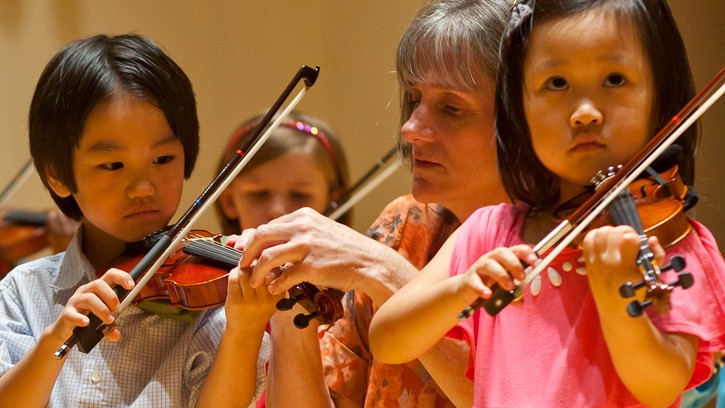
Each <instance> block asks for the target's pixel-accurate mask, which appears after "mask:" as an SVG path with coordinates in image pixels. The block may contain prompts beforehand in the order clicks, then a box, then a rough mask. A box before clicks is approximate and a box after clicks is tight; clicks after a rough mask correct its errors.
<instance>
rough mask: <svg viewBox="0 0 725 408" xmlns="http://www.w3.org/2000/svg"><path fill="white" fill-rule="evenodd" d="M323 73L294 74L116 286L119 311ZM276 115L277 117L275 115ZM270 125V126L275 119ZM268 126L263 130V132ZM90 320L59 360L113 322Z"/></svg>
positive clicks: (91, 343)
mask: <svg viewBox="0 0 725 408" xmlns="http://www.w3.org/2000/svg"><path fill="white" fill-rule="evenodd" d="M319 73H320V67H315V68H311V67H308V66H302V68H300V69H299V70H298V71H297V73H296V74H295V76H294V78H292V81H290V83H289V85H287V87H286V88H285V90H284V91H283V92H282V94H281V95H280V97H279V98H278V99H277V101H276V102H275V103H274V105H272V107H271V108H270V109H269V111H267V114H266V115H265V116H264V118H262V120H261V121H260V122H259V124H258V125H257V127H256V128H255V130H254V132H253V136H252V137H251V138H250V140H249V141H248V142H247V143H245V145H244V146H242V148H241V149H240V150H237V154H235V155H234V156H233V157H232V158H231V160H230V161H229V163H227V165H226V166H224V169H222V171H221V172H220V173H219V175H218V176H217V177H216V178H215V179H214V180H212V182H211V183H210V184H209V185H208V186H207V187H206V189H204V191H203V192H202V193H201V195H200V196H199V197H198V198H197V199H196V200H194V202H193V203H192V205H191V207H189V209H188V210H187V211H186V213H184V215H183V216H182V217H181V218H180V219H179V221H178V222H177V223H176V224H174V225H173V227H172V228H171V229H170V230H169V231H168V232H166V233H165V234H163V235H162V236H161V237H160V238H159V239H158V241H156V243H155V244H154V246H153V247H152V248H151V249H150V250H149V252H148V253H147V254H146V255H145V256H144V257H143V258H142V259H141V261H139V263H138V264H137V265H136V266H135V267H134V268H133V269H132V270H131V272H129V273H130V275H131V277H132V278H133V279H134V280H137V278H139V277H140V279H139V280H137V281H136V286H135V287H134V288H133V289H132V290H130V291H128V290H126V289H124V288H122V287H121V286H116V287H114V288H113V290H114V292H115V293H116V295H117V296H118V298H119V299H123V300H122V301H121V304H120V306H119V309H118V311H119V312H120V311H121V310H123V309H124V308H125V307H127V306H128V305H129V304H131V302H133V299H134V298H135V297H136V295H137V294H138V293H139V292H140V291H141V289H143V287H144V285H146V283H147V282H148V281H149V280H150V279H151V278H152V277H153V275H154V273H156V271H157V270H158V269H159V268H160V267H161V265H162V264H163V263H164V262H165V261H166V259H167V258H168V257H169V256H171V254H172V253H173V252H174V251H176V247H177V246H178V245H180V244H181V241H182V240H183V239H184V238H185V236H186V234H187V233H188V232H189V230H190V229H191V227H192V225H193V224H194V223H195V222H196V221H197V220H198V219H199V218H200V217H201V215H202V214H203V213H204V212H205V211H206V210H207V209H208V208H209V207H210V206H211V205H212V204H213V203H214V202H215V201H216V200H217V198H218V197H219V195H221V193H222V192H223V191H224V189H226V187H227V186H228V185H229V184H230V183H231V182H232V181H233V180H234V178H235V177H236V176H237V174H239V172H240V171H241V170H242V169H243V168H244V166H246V164H247V163H248V162H249V160H250V159H251V158H252V156H254V154H255V153H256V152H257V150H259V148H260V147H261V146H262V144H263V143H264V142H265V141H266V140H267V139H268V138H269V136H270V135H271V133H272V132H273V131H274V130H275V129H276V128H277V127H278V126H279V124H280V123H281V121H282V119H283V118H284V117H285V116H287V115H288V114H289V113H290V112H291V111H292V109H294V107H295V106H296V105H297V104H298V103H299V101H300V100H301V99H302V97H303V96H304V95H305V93H306V92H307V89H308V88H310V87H311V86H312V85H314V84H315V81H317V77H318V75H319ZM300 81H304V87H303V88H302V89H301V90H300V91H299V93H298V94H297V95H296V96H295V98H294V99H293V100H292V101H291V102H289V103H288V104H287V106H286V107H285V108H284V109H283V110H282V112H281V113H280V114H279V115H276V114H277V111H278V110H279V109H280V108H281V107H282V105H283V104H284V102H285V101H286V100H287V98H288V97H289V95H290V94H291V93H292V91H293V90H294V89H295V88H296V87H297V85H298V83H299V82H300ZM275 115H276V117H275ZM273 118H274V121H273V122H272V124H271V125H269V126H268V127H267V125H268V124H269V123H270V121H272V119H273ZM265 127H266V128H267V129H266V131H265V132H264V133H262V131H263V130H264V129H265ZM89 318H90V323H89V324H88V325H87V326H86V327H80V326H79V327H76V328H75V329H74V330H73V334H72V335H71V336H70V337H69V338H68V340H66V342H65V343H63V345H62V346H61V347H60V348H59V349H58V350H57V351H56V352H55V353H54V356H55V358H56V359H58V360H60V359H62V358H63V357H65V356H66V355H67V354H68V352H69V351H70V350H71V349H72V348H73V346H75V345H77V346H78V349H79V350H80V351H81V352H83V353H88V352H90V351H91V350H92V349H93V348H94V347H95V346H96V344H98V342H99V341H101V339H103V337H104V336H105V335H106V333H107V332H108V331H109V330H110V329H111V327H112V325H111V326H109V325H106V324H104V323H103V322H102V321H101V319H100V318H98V316H96V315H94V314H91V315H90V316H89Z"/></svg>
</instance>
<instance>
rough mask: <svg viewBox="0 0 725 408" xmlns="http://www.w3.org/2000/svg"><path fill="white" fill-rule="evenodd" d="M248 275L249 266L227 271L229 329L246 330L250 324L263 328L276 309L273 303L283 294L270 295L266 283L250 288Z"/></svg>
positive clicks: (226, 307) (249, 271) (226, 308)
mask: <svg viewBox="0 0 725 408" xmlns="http://www.w3.org/2000/svg"><path fill="white" fill-rule="evenodd" d="M250 275H251V268H245V269H239V268H238V267H237V268H234V269H232V270H231V271H230V272H229V278H228V279H229V280H228V285H227V301H226V306H225V310H226V317H227V329H229V330H239V331H240V332H241V331H243V330H248V329H249V328H250V325H251V326H252V327H261V328H262V329H264V327H265V326H266V325H267V322H268V321H269V319H270V318H271V317H272V315H273V314H274V312H275V310H276V309H275V304H276V303H277V301H278V300H279V299H281V298H282V296H283V295H277V296H272V295H271V294H270V293H269V291H268V290H267V285H266V284H265V285H260V286H259V287H257V288H252V287H251V286H249V276H250ZM270 280H271V277H270ZM267 283H269V282H267Z"/></svg>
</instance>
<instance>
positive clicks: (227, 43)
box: [0, 0, 725, 248]
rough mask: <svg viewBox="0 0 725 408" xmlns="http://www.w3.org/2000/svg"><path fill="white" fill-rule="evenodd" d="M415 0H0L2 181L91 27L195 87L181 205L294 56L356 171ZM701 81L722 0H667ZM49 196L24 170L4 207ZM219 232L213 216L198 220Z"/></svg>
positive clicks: (706, 186)
mask: <svg viewBox="0 0 725 408" xmlns="http://www.w3.org/2000/svg"><path fill="white" fill-rule="evenodd" d="M423 3H424V1H423V0H395V1H390V0H365V1H333V0H276V1H252V0H249V1H232V0H223V1H214V2H211V1H208V2H207V1H196V0H194V1H192V0H165V1H140V0H128V1H108V0H93V1H90V0H77V1H70V0H58V1H22V0H0V143H2V144H1V146H2V148H1V149H0V187H2V186H4V185H5V183H7V181H8V180H9V179H10V178H11V177H12V175H13V174H14V173H15V172H17V171H18V169H19V168H20V166H21V165H22V163H24V162H25V160H27V159H28V157H29V154H28V148H27V111H28V106H29V103H30V99H31V97H32V92H33V88H34V86H35V83H36V81H37V78H38V77H39V75H40V72H41V71H42V69H43V67H44V66H45V64H46V62H47V61H48V60H49V59H50V57H51V56H52V55H53V54H54V53H55V52H56V51H57V50H58V49H59V48H60V47H62V46H63V45H64V44H66V43H67V42H69V41H72V40H74V39H77V38H81V37H86V36H89V35H92V34H96V33H102V32H105V33H112V34H120V33H126V32H137V33H141V34H145V35H148V36H150V37H151V38H153V39H154V40H155V41H156V42H158V43H160V44H161V45H162V46H163V47H164V48H165V49H166V50H167V51H168V52H169V54H170V55H171V56H172V57H173V58H174V59H175V60H176V61H177V62H178V63H179V65H181V67H182V68H183V69H184V70H185V71H186V73H187V74H188V75H189V77H190V78H191V81H192V83H193V84H194V88H195V91H196V95H197V103H198V109H199V118H200V122H201V137H202V151H201V156H200V160H199V162H198V163H199V164H198V165H197V169H196V171H195V173H194V175H193V177H192V178H191V179H190V180H189V182H188V183H187V185H186V189H185V195H184V201H183V202H182V205H181V210H185V209H186V208H187V207H188V205H189V203H191V201H192V200H193V199H194V198H195V197H196V196H197V195H198V194H199V193H200V192H201V191H202V189H203V188H204V187H205V186H206V185H207V184H208V183H209V182H210V181H211V179H212V178H213V176H214V167H215V164H216V161H217V156H218V153H219V152H220V151H221V149H222V148H223V145H224V143H225V142H226V139H227V137H228V136H229V134H230V133H231V131H232V130H233V129H234V128H235V127H236V126H237V125H238V124H239V123H240V122H241V121H242V120H243V119H244V118H246V117H248V116H250V115H253V114H255V113H257V112H260V111H261V110H263V109H266V108H267V107H269V105H271V104H272V103H273V102H274V100H275V99H276V98H277V96H278V95H279V94H280V93H281V91H282V89H283V88H284V87H285V86H286V84H287V83H288V82H289V80H290V79H291V78H292V75H293V74H294V73H295V72H296V71H297V69H298V68H299V67H300V66H301V65H303V64H307V65H312V66H314V65H319V66H320V67H321V72H320V77H319V80H318V82H317V84H316V85H315V86H314V87H313V88H312V89H311V90H310V92H309V93H308V94H307V96H306V97H305V98H304V100H303V101H302V102H301V104H300V105H299V106H298V108H299V109H300V110H304V111H307V112H310V113H313V114H316V115H318V116H321V117H323V118H325V119H326V120H327V121H328V122H329V123H330V124H331V125H332V127H333V128H334V129H336V130H337V132H338V133H339V134H340V136H341V138H342V139H343V143H344V145H345V148H346V150H347V152H348V156H349V161H350V166H351V175H352V178H353V180H354V179H356V178H357V177H359V176H360V175H361V174H363V173H364V172H365V171H366V170H367V169H368V168H369V167H370V166H372V164H373V163H374V162H375V160H377V159H378V158H379V157H380V156H381V155H382V154H383V153H385V152H386V151H387V150H388V149H389V148H390V147H391V146H392V144H393V139H394V135H395V133H396V131H397V127H398V89H397V84H396V80H395V75H394V73H393V70H394V60H395V48H396V46H397V42H398V39H399V38H400V35H401V34H402V32H403V31H404V30H405V27H406V26H407V24H408V23H409V22H410V20H411V19H412V17H413V15H414V14H415V11H416V10H417V8H418V7H419V6H420V5H422V4H423ZM670 3H671V6H672V8H673V10H674V12H675V15H676V18H677V20H678V22H679V24H680V26H681V29H682V31H683V35H684V37H685V41H686V43H687V45H688V50H689V53H690V58H691V61H692V66H693V68H694V71H695V77H696V81H697V84H698V87H700V86H702V85H703V84H704V83H705V82H706V81H707V80H708V79H709V78H710V77H712V76H713V75H714V74H715V73H716V72H717V70H718V69H719V68H721V67H722V66H723V65H724V63H725V45H724V43H725V41H723V40H725V28H724V27H723V20H722V18H723V16H724V15H725V3H723V2H721V1H709V0H672V1H671V2H670ZM723 113H725V103H724V101H720V102H719V103H718V104H717V105H716V106H715V107H714V108H713V109H711V111H710V112H708V113H706V116H705V118H704V133H703V138H702V143H701V151H700V156H699V158H698V175H697V188H698V190H699V191H700V192H701V193H702V199H701V202H700V204H699V205H698V208H697V213H696V216H697V217H698V218H699V219H701V220H702V221H703V222H705V223H706V224H707V225H708V226H709V227H710V228H711V229H712V230H713V231H714V232H715V235H716V238H717V239H718V241H719V242H720V247H721V248H723V241H725V225H724V224H725V216H724V215H723V213H724V212H725V205H723V204H722V201H723V200H724V199H725V189H723V187H722V185H723V182H722V181H720V178H721V177H722V175H721V174H720V173H721V170H723V165H722V160H723V159H722V158H721V156H722V155H723V153H725V148H724V147H723V144H724V143H723V141H722V140H723V139H722V137H721V132H722V131H723V130H724V129H725V124H724V123H723V121H725V115H723ZM408 190H409V175H408V172H407V171H406V170H400V171H398V172H397V173H396V174H395V175H394V176H393V177H392V178H391V179H390V180H388V181H387V182H385V183H384V184H383V185H382V186H381V187H380V188H378V189H377V190H375V191H374V192H373V193H371V195H370V196H369V197H368V198H366V199H364V200H363V201H361V202H360V203H359V204H358V205H357V207H356V223H355V227H356V229H358V230H359V231H364V230H365V229H366V228H367V226H368V225H369V224H370V223H371V222H372V221H373V219H374V218H375V216H376V215H377V214H378V213H379V211H380V210H381V209H382V208H383V206H384V205H385V204H386V203H387V202H389V201H390V200H391V199H392V198H394V197H396V196H398V195H400V194H403V193H405V192H407V191H408ZM51 204H52V201H51V200H50V198H49V197H48V195H47V193H46V192H45V191H44V190H43V187H42V184H41V183H40V181H39V180H38V179H37V177H34V178H33V179H31V180H30V181H29V182H28V183H26V185H24V186H23V188H22V189H21V190H20V191H19V192H18V193H17V194H16V195H15V196H14V197H13V199H12V200H11V202H10V205H12V206H16V207H25V208H33V209H35V208H43V207H46V206H49V205H51ZM198 226H199V227H201V228H206V229H208V230H211V231H216V230H218V228H217V222H216V218H215V216H214V215H212V214H209V215H206V216H205V217H204V218H203V219H202V220H201V221H200V224H199V225H198Z"/></svg>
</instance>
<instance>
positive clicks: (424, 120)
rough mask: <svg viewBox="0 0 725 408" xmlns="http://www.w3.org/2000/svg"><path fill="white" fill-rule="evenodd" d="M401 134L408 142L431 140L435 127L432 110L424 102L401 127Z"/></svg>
mask: <svg viewBox="0 0 725 408" xmlns="http://www.w3.org/2000/svg"><path fill="white" fill-rule="evenodd" d="M400 134H401V136H402V137H403V140H405V141H406V142H408V143H413V144H414V143H416V142H418V143H420V142H429V141H431V140H432V139H433V129H432V127H431V113H430V110H429V109H428V108H427V107H426V106H425V105H423V104H419V105H418V106H416V108H415V109H413V112H411V114H410V117H409V118H408V120H407V121H405V123H403V127H402V128H400Z"/></svg>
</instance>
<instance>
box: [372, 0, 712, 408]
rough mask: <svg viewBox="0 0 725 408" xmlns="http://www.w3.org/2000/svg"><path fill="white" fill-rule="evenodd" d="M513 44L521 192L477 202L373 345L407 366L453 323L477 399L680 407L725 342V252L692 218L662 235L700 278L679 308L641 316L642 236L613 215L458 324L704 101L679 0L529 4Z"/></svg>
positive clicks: (389, 314) (655, 244)
mask: <svg viewBox="0 0 725 408" xmlns="http://www.w3.org/2000/svg"><path fill="white" fill-rule="evenodd" d="M501 52H502V55H501V57H502V66H501V73H500V75H499V80H498V89H497V97H496V98H497V99H496V125H497V131H498V157H499V169H500V172H501V175H502V180H503V182H504V185H505V187H506V190H507V192H508V193H509V195H510V196H511V197H512V199H513V201H514V202H515V203H516V204H513V205H509V204H502V205H499V206H495V207H485V208H482V209H480V210H478V211H477V212H475V213H474V214H473V215H472V216H471V217H469V218H468V219H467V220H466V222H465V223H464V224H463V226H462V227H461V228H460V229H459V230H458V231H457V233H456V234H454V235H453V236H452V239H450V240H449V241H448V242H447V243H446V244H445V245H444V247H443V248H442V249H441V251H440V252H439V253H438V255H437V256H436V258H434V259H433V260H432V261H431V263H429V264H428V266H427V267H426V268H425V269H424V270H423V271H422V272H421V273H420V274H419V275H418V276H416V278H415V279H414V280H413V281H411V282H410V283H409V284H408V285H407V286H406V287H404V288H403V289H402V290H401V291H399V292H398V293H396V294H395V295H393V297H391V298H390V299H389V300H388V302H386V303H385V304H384V305H383V306H382V307H381V308H380V310H379V311H378V313H377V314H376V315H375V317H374V318H373V321H372V325H371V328H370V346H371V349H372V352H373V354H374V355H375V357H376V358H377V359H379V360H380V361H382V362H385V363H390V364H399V363H402V362H405V361H407V360H410V359H413V358H416V357H417V356H418V355H420V354H421V353H423V352H425V351H426V350H427V349H428V348H429V347H432V346H433V345H435V344H436V343H437V342H438V341H440V340H441V338H443V337H444V336H445V335H446V334H447V335H448V337H454V338H459V339H461V342H462V344H464V345H465V347H463V348H462V349H463V350H465V349H466V348H468V350H469V351H470V352H469V358H470V367H469V369H468V371H467V372H466V373H463V372H461V373H460V376H461V381H466V379H465V378H466V377H467V378H468V379H469V380H472V381H474V387H473V388H474V391H473V392H474V395H473V399H474V405H475V406H477V407H504V406H517V407H528V406H542V407H553V406H566V407H602V406H609V407H621V406H627V407H629V406H642V405H647V406H672V405H675V406H676V405H678V404H679V398H680V396H681V394H682V392H683V391H684V390H685V389H687V388H690V387H692V386H695V385H697V384H699V383H701V382H703V381H705V380H706V379H707V378H708V377H709V376H710V375H711V374H712V368H711V367H712V357H711V355H712V353H713V352H715V351H719V350H722V349H724V348H725V325H723V324H722V322H723V321H725V261H723V257H722V254H720V253H719V251H718V249H717V244H716V243H715V240H714V238H713V237H712V235H711V234H710V232H709V231H708V230H707V229H706V228H705V227H704V226H702V225H701V224H699V223H697V222H696V221H694V220H692V219H688V223H689V224H690V226H691V227H692V231H691V232H690V233H689V234H688V235H687V236H686V237H685V238H684V239H682V240H681V241H679V242H677V243H676V244H674V245H672V246H670V247H669V248H667V251H665V249H664V248H663V247H662V245H661V244H660V243H659V240H658V239H657V238H656V237H650V239H649V241H648V243H649V246H650V248H651V249H652V251H653V252H654V254H655V256H656V258H657V260H658V261H659V262H660V264H664V263H666V260H667V259H670V257H671V256H673V255H682V256H684V258H685V260H686V262H687V268H686V270H687V271H688V272H690V273H691V274H692V277H693V278H694V285H693V286H692V287H690V288H689V289H687V290H684V289H682V288H676V289H675V290H674V291H672V292H671V295H670V297H669V301H670V304H671V309H670V310H669V311H657V310H655V308H648V309H645V313H643V314H642V315H641V316H639V317H631V316H629V315H628V313H627V305H628V304H629V303H630V302H631V301H632V299H631V298H623V297H622V296H620V294H619V287H620V286H621V285H622V284H623V283H625V282H628V281H631V282H639V281H641V280H642V276H641V273H640V271H639V269H638V267H637V264H636V262H635V260H636V256H637V253H638V251H639V236H638V234H637V233H635V231H634V229H633V228H632V227H629V226H618V227H613V226H604V227H599V228H594V229H592V230H590V231H589V232H588V233H587V234H586V235H585V237H584V239H583V241H582V242H581V246H580V248H581V249H579V248H570V249H566V250H564V251H563V252H562V253H561V254H559V256H558V257H557V258H556V259H555V260H554V261H553V262H552V263H551V264H550V265H549V267H548V268H547V269H546V270H545V271H544V272H543V273H542V274H541V275H540V277H539V278H536V279H533V280H532V284H531V285H529V286H528V287H526V288H525V289H524V291H523V298H522V299H521V300H519V301H516V302H514V303H512V304H511V305H509V306H508V307H506V308H504V309H503V310H501V311H500V312H499V313H498V314H496V315H495V316H494V317H492V316H490V315H488V314H486V313H482V312H480V311H479V312H476V313H475V314H473V315H472V316H471V317H470V318H468V319H467V320H465V321H463V322H459V323H457V315H458V313H459V312H460V310H462V309H463V308H464V307H466V306H467V305H469V304H470V303H471V302H472V301H474V300H476V299H477V298H479V297H482V298H489V297H490V296H491V295H492V292H493V290H492V289H491V286H493V285H494V284H497V285H499V286H500V287H501V288H503V289H505V290H510V289H513V288H514V286H515V285H516V284H517V283H519V282H521V281H523V280H524V279H525V278H526V271H525V266H524V264H529V265H533V264H534V263H535V262H536V261H537V258H538V256H537V255H536V253H535V252H534V251H533V249H532V245H531V244H532V243H536V242H540V241H541V240H542V239H543V238H544V236H546V235H547V234H548V233H549V231H551V230H552V229H554V227H555V226H556V225H557V224H558V222H557V221H555V220H554V219H555V218H556V217H555V215H556V210H557V208H559V207H560V206H561V205H562V204H565V203H567V202H568V201H569V200H571V199H572V198H575V197H577V196H579V195H581V194H584V193H587V191H588V190H590V189H591V186H590V180H591V178H592V176H593V175H595V174H596V173H597V172H598V171H599V170H603V169H606V168H607V167H609V166H615V165H618V164H624V163H626V162H627V161H628V160H629V159H630V158H631V157H633V156H634V155H635V154H636V153H637V152H638V151H639V150H640V149H641V148H642V147H643V146H644V145H645V144H646V142H647V141H648V140H649V138H650V137H651V136H652V135H653V134H654V133H655V131H656V130H658V129H660V128H662V127H663V126H664V125H665V124H666V123H667V122H668V121H669V120H670V118H671V117H672V116H673V115H675V114H676V113H677V112H678V111H679V109H680V108H681V107H682V106H684V104H685V103H686V102H687V101H688V100H690V99H691V98H692V96H693V95H694V86H693V84H692V80H691V73H690V69H689V65H688V62H687V58H686V53H685V49H684V45H683V43H682V40H681V38H680V35H679V32H678V30H677V27H676V25H675V23H674V20H673V18H672V15H671V14H670V11H669V8H668V7H667V5H666V3H665V2H664V1H660V0H637V1H627V2H622V1H617V0H605V1H601V0H600V1H594V0H578V1H574V0H571V1H562V0H556V1H553V0H537V1H536V2H517V3H515V4H514V6H513V8H512V16H511V21H510V24H509V28H508V30H507V31H506V34H505V36H504V39H503V43H502V51H501ZM696 134H697V129H696V128H694V127H693V128H691V129H689V130H688V131H686V132H685V133H684V134H683V135H682V136H681V137H680V138H679V139H678V141H677V145H678V146H679V150H680V151H681V153H682V154H681V156H679V157H675V158H674V159H673V164H677V165H678V166H679V170H680V173H681V175H682V178H683V180H684V182H685V183H686V184H688V185H691V184H692V182H693V173H694V151H695V141H696ZM686 204H690V203H687V202H686ZM449 270H450V277H449V278H447V277H448V276H449V273H448V271H449ZM676 278H677V277H676V275H675V274H674V272H672V271H669V272H664V273H663V275H662V280H663V281H665V282H671V281H673V280H676ZM643 293H644V291H638V292H637V295H636V296H637V297H636V299H638V300H642V297H643ZM452 328H453V330H451V329H452Z"/></svg>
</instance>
